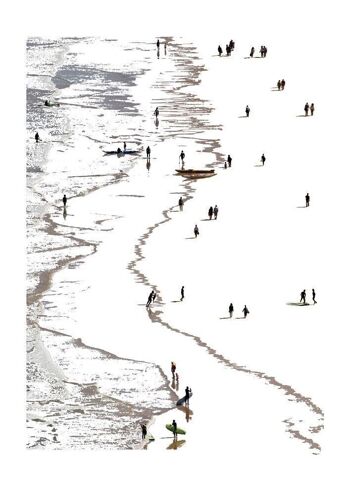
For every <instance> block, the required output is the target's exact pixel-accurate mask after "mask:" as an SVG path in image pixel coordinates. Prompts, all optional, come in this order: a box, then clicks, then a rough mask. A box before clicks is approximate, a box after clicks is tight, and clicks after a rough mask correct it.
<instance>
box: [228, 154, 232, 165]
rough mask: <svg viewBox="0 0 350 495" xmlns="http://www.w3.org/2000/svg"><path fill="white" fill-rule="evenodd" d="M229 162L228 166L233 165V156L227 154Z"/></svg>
mask: <svg viewBox="0 0 350 495" xmlns="http://www.w3.org/2000/svg"><path fill="white" fill-rule="evenodd" d="M227 163H228V166H229V167H231V163H232V158H231V156H230V155H228V156H227Z"/></svg>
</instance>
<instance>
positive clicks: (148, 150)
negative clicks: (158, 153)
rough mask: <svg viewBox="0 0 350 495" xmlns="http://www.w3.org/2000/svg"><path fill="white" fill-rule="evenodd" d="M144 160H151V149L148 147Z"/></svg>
mask: <svg viewBox="0 0 350 495" xmlns="http://www.w3.org/2000/svg"><path fill="white" fill-rule="evenodd" d="M146 158H147V160H150V158H151V148H150V147H149V146H147V148H146Z"/></svg>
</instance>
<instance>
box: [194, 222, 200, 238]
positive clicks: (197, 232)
mask: <svg viewBox="0 0 350 495" xmlns="http://www.w3.org/2000/svg"><path fill="white" fill-rule="evenodd" d="M193 232H194V236H195V237H196V238H197V236H199V228H198V225H197V224H196V225H195V226H194V230H193Z"/></svg>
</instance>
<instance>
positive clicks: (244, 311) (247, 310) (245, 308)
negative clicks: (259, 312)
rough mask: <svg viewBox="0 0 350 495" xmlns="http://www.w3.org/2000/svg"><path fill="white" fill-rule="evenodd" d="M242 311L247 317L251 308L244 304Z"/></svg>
mask: <svg viewBox="0 0 350 495" xmlns="http://www.w3.org/2000/svg"><path fill="white" fill-rule="evenodd" d="M242 313H243V315H244V318H247V315H249V309H248V308H247V306H244V308H243V310H242Z"/></svg>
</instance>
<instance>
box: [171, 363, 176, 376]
mask: <svg viewBox="0 0 350 495" xmlns="http://www.w3.org/2000/svg"><path fill="white" fill-rule="evenodd" d="M175 371H176V364H175V363H174V361H171V374H172V375H173V379H175Z"/></svg>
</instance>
